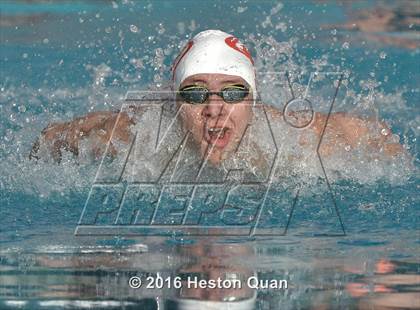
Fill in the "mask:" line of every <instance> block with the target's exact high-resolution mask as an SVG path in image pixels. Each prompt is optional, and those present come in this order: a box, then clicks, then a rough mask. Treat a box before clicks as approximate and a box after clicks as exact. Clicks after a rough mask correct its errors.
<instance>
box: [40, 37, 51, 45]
mask: <svg viewBox="0 0 420 310" xmlns="http://www.w3.org/2000/svg"><path fill="white" fill-rule="evenodd" d="M49 42H50V40H48V39H47V38H45V39H44V40H42V43H44V44H48V43H49Z"/></svg>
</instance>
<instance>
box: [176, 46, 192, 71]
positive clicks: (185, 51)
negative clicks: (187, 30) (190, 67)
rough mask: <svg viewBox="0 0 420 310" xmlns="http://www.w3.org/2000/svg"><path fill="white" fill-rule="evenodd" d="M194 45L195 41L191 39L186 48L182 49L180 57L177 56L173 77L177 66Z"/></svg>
mask: <svg viewBox="0 0 420 310" xmlns="http://www.w3.org/2000/svg"><path fill="white" fill-rule="evenodd" d="M192 46H193V41H189V42H188V43H187V44H186V45H185V46H184V48H183V49H182V51H181V53H179V55H178V57H177V58H175V61H174V65H173V67H172V79H174V76H175V70H176V67H177V66H178V64H179V63H180V61H181V59H182V58H184V56H185V54H187V53H188V51H189V50H190V49H191V47H192Z"/></svg>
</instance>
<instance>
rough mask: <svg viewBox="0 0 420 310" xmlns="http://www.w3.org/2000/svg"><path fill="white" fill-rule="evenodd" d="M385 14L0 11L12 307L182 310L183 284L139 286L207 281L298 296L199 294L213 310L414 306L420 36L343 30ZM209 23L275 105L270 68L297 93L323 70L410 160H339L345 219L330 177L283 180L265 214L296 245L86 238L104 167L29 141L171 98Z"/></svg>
mask: <svg viewBox="0 0 420 310" xmlns="http://www.w3.org/2000/svg"><path fill="white" fill-rule="evenodd" d="M375 5H377V3H376V2H374V1H362V2H355V3H353V4H351V5H350V4H346V3H345V2H344V3H343V4H335V3H332V2H324V1H299V2H294V1H284V2H282V3H280V2H277V1H229V2H221V1H184V0H182V1H141V2H140V1H139V2H137V1H129V0H123V1H107V2H105V1H104V2H99V1H51V2H49V1H48V2H39V3H38V2H25V1H2V2H1V3H0V13H1V20H0V32H1V33H0V39H1V48H0V49H1V50H0V51H1V53H0V57H1V58H0V59H1V80H0V111H1V113H0V120H1V123H0V124H1V126H0V158H1V160H0V167H1V178H0V190H1V197H0V211H1V214H0V233H1V234H0V308H1V309H3V308H4V309H9V308H10V309H21V308H24V309H38V308H40V309H44V308H45V309H61V308H64V307H67V308H77V309H78V308H82V309H83V308H94V307H96V308H111V309H113V308H126V309H131V308H133V309H134V308H136V309H158V308H159V309H161V308H165V309H177V307H178V308H180V309H182V307H183V306H185V305H184V304H183V303H182V298H181V297H180V295H179V294H180V293H179V290H177V289H176V288H168V287H166V288H165V289H157V288H155V289H149V290H147V289H145V288H144V287H143V288H141V289H137V290H136V289H131V288H129V286H128V279H129V278H130V277H131V276H133V275H137V276H141V277H142V278H143V279H146V277H147V276H153V277H156V276H157V275H161V276H162V277H173V278H174V277H176V276H178V275H181V276H182V275H185V274H189V273H204V274H205V273H207V274H210V272H212V273H213V274H222V275H226V274H236V275H240V276H244V277H246V276H250V275H254V274H255V275H257V276H258V278H260V279H286V280H288V284H289V287H288V289H287V290H283V289H280V290H275V289H260V290H250V291H247V290H241V291H238V292H234V293H232V292H226V291H224V292H218V293H216V292H214V291H206V292H205V294H204V293H203V295H202V296H200V297H196V298H195V299H193V300H195V301H197V300H200V301H204V300H219V302H220V304H218V307H223V303H224V304H225V306H226V307H227V306H228V305H229V304H228V302H229V301H231V302H233V303H235V302H237V304H236V305H237V307H238V309H245V308H246V301H249V303H250V304H251V309H252V308H255V309H356V308H362V309H365V308H369V307H373V306H378V307H379V306H387V307H389V308H393V307H394V308H396V307H401V308H404V307H405V308H420V302H419V299H420V298H419V295H418V291H419V285H420V284H419V260H418V256H419V246H420V238H419V230H418V219H419V216H420V207H419V206H420V198H419V195H418V192H419V188H420V182H419V178H418V168H419V159H420V157H419V152H418V148H419V140H418V137H419V130H420V113H419V112H420V102H419V99H420V98H419V97H420V96H419V88H418V85H420V75H419V63H420V62H419V60H420V59H419V46H420V45H419V42H420V39H419V32H418V29H417V31H416V30H415V29H414V28H415V27H418V25H417V26H412V25H409V26H407V28H406V29H405V28H402V29H400V28H398V29H396V30H392V29H391V30H387V31H379V33H375V34H376V35H378V36H381V37H386V38H388V39H389V38H397V39H403V42H406V44H403V43H401V41H398V40H396V41H395V40H394V41H392V42H391V41H390V40H388V41H386V40H382V41H381V40H377V39H373V35H372V33H365V32H360V31H356V30H346V29H342V28H340V26H339V25H340V24H343V23H347V22H349V21H350V20H351V19H352V16H353V15H352V14H353V13H352V12H358V11H359V12H360V11H363V10H368V9H371V8H372V7H374V6H375ZM209 28H213V29H217V28H220V29H222V30H224V31H226V32H230V33H234V34H236V36H238V37H239V38H241V39H242V40H243V41H244V42H245V44H246V45H247V46H249V48H250V50H251V53H252V54H253V55H254V58H255V59H256V66H257V76H258V78H259V89H260V92H261V98H262V100H263V101H264V102H266V103H268V104H271V105H274V106H276V107H278V108H282V107H283V105H284V99H282V98H283V97H282V93H283V91H284V87H283V89H282V86H279V87H277V86H276V85H277V84H276V78H278V75H277V76H276V75H275V74H274V75H273V74H272V72H284V71H290V72H292V73H294V74H295V75H294V83H295V84H294V86H295V87H296V88H295V90H296V91H297V92H299V91H300V92H303V90H304V89H305V86H306V84H307V83H308V79H309V76H310V73H311V72H315V71H318V72H330V73H336V72H340V73H343V74H344V76H345V79H344V81H343V85H342V86H341V88H340V92H339V93H338V96H337V99H336V104H335V106H334V111H346V112H352V113H358V114H359V115H364V116H372V117H374V116H376V117H379V118H380V119H383V120H384V121H386V122H387V123H388V124H389V125H390V127H391V128H392V130H393V132H394V133H395V134H396V135H398V137H399V138H400V142H401V143H402V144H403V145H404V147H405V149H406V151H407V153H408V154H410V155H409V156H407V157H404V158H402V157H401V158H396V159H393V160H388V159H385V158H379V161H376V162H374V163H369V160H368V157H364V155H363V154H362V155H360V154H359V155H357V156H355V157H349V158H344V157H340V155H337V156H336V157H333V158H332V159H330V160H329V161H327V162H326V165H327V170H326V172H327V175H328V177H329V180H330V183H331V188H332V190H333V193H334V197H335V201H336V206H337V208H338V210H339V214H340V217H338V215H337V212H336V210H335V208H334V203H333V201H332V200H331V195H330V192H329V190H328V187H327V184H326V182H325V178H324V175H323V174H322V173H321V174H320V172H319V169H318V168H319V166H316V167H318V168H316V167H315V166H311V163H310V162H309V163H308V166H307V167H306V168H305V166H303V167H300V169H297V170H294V173H293V176H294V177H293V181H292V182H291V183H287V182H286V181H284V183H286V184H289V185H290V187H288V189H286V190H284V187H282V184H283V183H282V182H283V181H281V180H280V182H277V183H276V187H275V188H274V189H273V190H272V192H270V195H269V199H268V200H267V202H266V203H267V209H266V213H265V214H263V215H266V217H265V218H266V219H267V220H266V222H264V225H267V227H268V226H269V227H280V228H281V229H280V230H281V232H284V229H285V228H286V227H287V234H285V235H277V236H242V237H232V236H225V237H222V236H212V237H203V236H201V237H196V236H188V235H187V236H185V235H184V236H180V235H177V234H172V235H171V234H169V236H155V237H150V236H148V237H140V236H127V235H125V236H122V235H103V236H77V235H74V232H75V228H76V227H77V224H78V222H79V219H80V216H81V214H82V211H83V207H84V205H85V202H86V199H87V198H88V195H89V192H90V190H91V188H92V186H93V185H94V184H95V175H96V172H97V171H98V167H99V162H98V161H93V162H81V163H79V162H75V161H74V160H72V158H69V159H68V160H67V159H66V160H64V161H63V162H62V163H61V164H57V163H52V162H42V161H39V162H34V161H30V160H29V159H28V155H29V152H30V150H31V147H32V143H33V141H34V140H35V139H36V138H37V137H38V136H39V133H40V132H41V131H42V129H43V128H45V127H46V126H47V125H48V124H49V123H52V122H60V121H61V122H63V121H68V120H71V119H72V118H74V117H76V116H80V115H84V114H86V113H88V112H92V111H100V110H119V109H120V108H121V106H122V104H123V102H124V98H125V97H126V94H127V92H128V91H142V90H148V89H150V85H153V87H152V89H154V90H160V89H165V87H166V86H167V85H168V81H169V80H170V70H169V69H170V66H171V63H172V61H173V59H174V58H175V57H176V55H177V53H178V51H179V49H180V48H181V47H182V46H183V45H184V44H185V43H186V42H187V41H188V39H189V38H191V36H193V35H194V34H196V33H198V32H199V31H201V30H204V29H209ZM407 42H408V43H407ZM413 45H414V46H413ZM270 72H271V73H270ZM292 76H293V75H292ZM317 83H318V84H313V90H312V91H313V97H312V98H313V99H314V100H313V102H316V104H315V106H314V108H315V110H318V111H321V112H326V111H328V108H329V102H330V101H331V96H332V92H331V89H332V88H331V80H329V79H325V80H320V81H319V82H317ZM394 138H397V136H395V137H394ZM316 164H317V162H316ZM337 171H339V172H337ZM289 181H290V180H289ZM297 184H298V185H297ZM298 188H299V189H300V192H299V193H300V195H299V197H298V199H297V200H296V204H295V205H294V204H293V202H294V198H295V197H296V191H297V189H298ZM292 209H293V214H292V216H290V215H291V211H292ZM340 219H341V220H342V224H343V226H342V225H341V223H340ZM343 227H344V228H345V233H346V234H345V235H343ZM206 294H207V295H206ZM220 296H222V297H220ZM238 296H241V297H238ZM240 300H242V301H245V302H244V303H240V302H239V301H240ZM194 307H195V308H192V309H200V307H201V308H204V306H203V304H196V305H195V306H194Z"/></svg>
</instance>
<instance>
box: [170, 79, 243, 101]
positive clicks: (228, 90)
mask: <svg viewBox="0 0 420 310" xmlns="http://www.w3.org/2000/svg"><path fill="white" fill-rule="evenodd" d="M178 94H179V96H180V97H181V98H182V99H183V100H184V101H185V102H187V103H191V104H203V103H205V102H206V101H207V100H208V99H209V96H210V95H218V96H219V97H221V98H222V99H223V101H224V102H226V103H235V102H241V101H243V100H244V99H245V98H246V97H247V96H248V94H249V89H248V88H246V87H245V86H244V85H240V84H233V85H227V86H225V87H223V88H222V89H221V90H220V91H218V92H217V91H216V92H211V91H209V90H208V89H207V88H206V87H204V86H200V85H188V86H184V87H183V88H181V89H180V90H179V91H178Z"/></svg>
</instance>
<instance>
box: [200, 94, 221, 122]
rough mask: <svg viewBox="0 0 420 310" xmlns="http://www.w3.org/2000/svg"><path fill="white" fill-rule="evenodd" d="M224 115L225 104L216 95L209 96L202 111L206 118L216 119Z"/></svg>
mask: <svg viewBox="0 0 420 310" xmlns="http://www.w3.org/2000/svg"><path fill="white" fill-rule="evenodd" d="M224 114H226V108H225V102H224V101H223V100H222V99H221V98H220V97H219V96H217V95H216V94H211V95H210V96H209V98H208V101H207V104H206V106H205V107H204V109H203V116H204V117H206V118H218V117H221V116H223V115H224Z"/></svg>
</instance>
